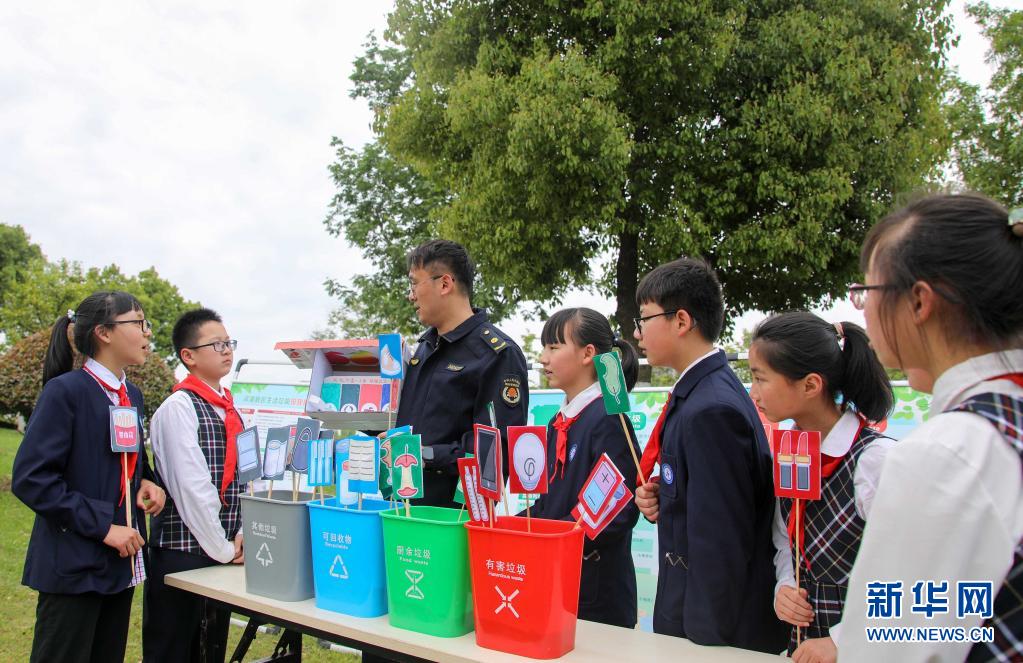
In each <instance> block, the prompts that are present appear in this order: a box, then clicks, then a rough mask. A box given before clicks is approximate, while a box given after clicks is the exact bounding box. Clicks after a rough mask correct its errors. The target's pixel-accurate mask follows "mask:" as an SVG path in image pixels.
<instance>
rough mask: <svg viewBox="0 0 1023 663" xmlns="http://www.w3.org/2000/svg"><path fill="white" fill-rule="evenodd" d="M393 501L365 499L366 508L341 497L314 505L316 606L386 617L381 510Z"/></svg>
mask: <svg viewBox="0 0 1023 663" xmlns="http://www.w3.org/2000/svg"><path fill="white" fill-rule="evenodd" d="M390 508H392V504H391V503H390V502H384V501H382V500H370V499H364V500H363V501H362V510H359V509H357V508H356V507H355V505H349V506H346V505H340V506H339V505H338V501H337V499H336V498H331V499H329V500H325V501H324V502H323V503H322V504H321V503H320V502H315V501H314V502H310V503H309V531H310V537H311V539H312V552H313V584H314V586H315V590H316V607H318V608H323V609H324V610H332V611H334V612H340V613H342V614H345V615H352V616H354V617H379V616H380V615H384V614H387V584H386V581H385V572H384V536H383V531H382V529H381V525H380V515H379V513H380V512H381V511H384V510H386V509H390Z"/></svg>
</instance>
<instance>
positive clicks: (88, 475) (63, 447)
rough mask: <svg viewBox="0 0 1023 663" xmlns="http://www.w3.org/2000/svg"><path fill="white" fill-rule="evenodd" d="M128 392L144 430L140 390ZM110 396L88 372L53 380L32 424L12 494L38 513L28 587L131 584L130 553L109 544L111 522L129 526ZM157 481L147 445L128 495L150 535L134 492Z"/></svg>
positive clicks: (74, 590)
mask: <svg viewBox="0 0 1023 663" xmlns="http://www.w3.org/2000/svg"><path fill="white" fill-rule="evenodd" d="M127 388H128V397H129V398H130V399H131V404H132V405H133V406H135V407H136V408H138V411H139V414H140V417H139V436H140V437H139V439H143V438H142V433H143V427H142V420H141V419H142V417H141V413H142V411H143V407H142V405H143V403H142V392H141V391H139V389H138V387H136V386H135V385H133V384H131V383H129V384H128V385H127ZM110 405H111V402H110V399H109V398H108V397H107V394H106V392H105V391H104V389H103V387H101V386H100V385H98V384H97V383H96V381H95V379H93V378H92V376H90V375H89V374H88V373H86V372H85V371H83V370H80V369H79V370H75V371H71V372H70V373H65V374H63V375H60V376H58V377H56V378H53V379H51V380H50V381H49V382H47V383H46V386H44V387H43V391H42V393H41V394H40V395H39V402H38V403H36V407H35V410H33V412H32V416H31V418H30V419H29V421H28V427H27V428H26V429H25V437H24V438H22V441H21V446H20V447H19V448H18V453H17V455H16V456H15V458H14V468H13V471H12V474H13V478H12V484H11V491H12V492H13V493H14V494H15V495H16V496H17V497H18V499H20V500H21V501H22V502H24V503H25V504H26V505H27V506H28V507H29V508H30V509H32V510H33V511H35V513H36V518H35V524H34V525H33V526H32V537H31V538H30V539H29V542H28V551H27V552H26V554H25V571H24V574H23V575H22V579H21V582H22V584H25V585H28V586H29V587H31V588H32V589H35V590H38V591H40V592H49V593H56V594H81V593H84V592H98V593H100V594H114V593H116V592H120V591H123V590H125V589H127V588H128V585H129V584H130V582H131V558H130V557H125V558H122V557H120V556H118V553H117V551H116V550H114V549H113V548H111V547H110V546H107V545H105V544H104V543H103V539H104V537H106V535H107V532H108V531H109V530H110V526H111V525H124V524H125V521H124V504H123V503H121V504H120V506H118V502H119V501H120V497H121V454H115V453H113V452H112V451H110ZM143 478H146V479H149V480H152V479H153V475H152V471H151V470H150V469H149V464H148V461H147V459H146V454H145V450H144V449H143V450H142V452H140V453H139V457H138V461H137V463H136V467H135V474H134V477H133V481H132V489H131V491H130V492H129V494H128V495H127V499H129V500H131V503H132V505H133V508H134V514H133V516H132V517H133V518H134V521H133V523H132V524H133V525H135V526H137V527H138V529H139V532H140V533H141V534H142V537H143V538H146V521H145V514H144V512H143V511H142V509H139V508H137V507H135V506H134V505H135V495H136V492H137V491H138V488H139V483H140V482H141V480H142V479H143Z"/></svg>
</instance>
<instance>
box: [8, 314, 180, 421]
mask: <svg viewBox="0 0 1023 663" xmlns="http://www.w3.org/2000/svg"><path fill="white" fill-rule="evenodd" d="M49 343H50V328H49V327H46V328H44V329H40V330H39V331H37V332H34V333H32V334H29V335H28V336H26V337H25V338H23V339H21V340H19V341H18V342H17V343H15V344H14V345H13V346H11V347H10V348H9V349H8V350H7V351H6V352H5V353H4V354H2V355H0V414H20V415H21V416H23V417H24V418H25V420H26V421H28V418H29V417H30V416H32V410H33V409H34V408H35V404H36V400H38V398H39V392H40V391H41V390H42V386H43V368H42V367H43V358H44V357H45V356H46V348H47V346H48V345H49ZM83 361H84V359H83V358H82V356H81V355H78V354H77V353H76V355H75V366H81V365H82V363H83ZM125 373H127V375H128V380H129V381H130V382H132V383H133V384H134V385H135V386H137V387H138V388H139V389H141V390H142V397H143V398H144V400H145V410H144V414H145V416H146V417H147V418H148V417H151V416H152V415H153V412H155V411H156V408H157V407H159V406H160V403H162V402H163V399H165V398H166V397H167V394H169V393H170V390H171V387H173V386H174V383H175V382H176V380H175V379H174V373H173V371H171V369H170V367H169V366H168V365H167V362H165V361H164V360H163V359H162V358H160V357H158V356H156V355H151V356H150V357H149V359H147V360H146V363H145V364H143V365H142V366H132V367H129V368H128V370H127V371H125ZM147 429H148V426H147Z"/></svg>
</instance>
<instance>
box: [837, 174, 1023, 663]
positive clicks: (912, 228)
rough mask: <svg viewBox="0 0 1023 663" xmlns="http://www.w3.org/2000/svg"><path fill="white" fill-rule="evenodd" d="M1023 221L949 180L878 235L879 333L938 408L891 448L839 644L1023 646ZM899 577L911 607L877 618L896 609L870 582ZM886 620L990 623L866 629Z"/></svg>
mask: <svg viewBox="0 0 1023 663" xmlns="http://www.w3.org/2000/svg"><path fill="white" fill-rule="evenodd" d="M1021 221H1023V218H1020V216H1019V215H1013V216H1010V214H1009V213H1008V212H1007V211H1006V209H1005V208H1004V207H1002V206H1001V205H999V204H997V203H995V202H994V201H992V200H990V199H988V198H985V197H983V196H979V195H973V194H965V195H949V194H942V195H932V196H928V197H925V198H922V199H920V200H917V201H915V202H913V203H911V204H909V205H908V206H906V207H904V208H902V209H900V210H898V211H895V212H893V213H892V214H890V215H889V216H888V217H886V218H885V219H883V220H882V221H881V222H880V223H878V224H877V225H876V226H875V227H874V228H873V229H872V230H871V231H870V233H869V234H868V235H867V239H866V241H865V243H864V246H863V250H862V254H861V264H862V267H863V270H864V272H865V274H866V279H865V280H866V287H865V288H864V289H863V290H861V292H863V293H868V292H869V296H868V297H866V299H865V301H863V302H861V304H862V305H863V306H864V316H865V318H866V321H867V333H868V335H869V336H870V340H871V344H872V345H873V347H874V349H875V350H876V351H877V353H878V356H879V357H880V359H881V361H882V362H883V363H884V364H885V365H886V366H889V367H892V368H900V369H903V370H905V371H906V373H907V374H908V375H909V376H910V380H911V384H913V385H914V386H916V387H917V388H922V389H928V390H932V391H933V398H932V400H931V411H930V418H929V419H928V420H927V421H926V422H924V423H923V424H922V425H921V426H920V427H919V428H917V429H916V430H914V431H913V432H912V433H911V434H910V435H909V436H908V437H906V438H905V439H903V440H902V441H900V442H899V443H898V444H897V445H895V447H893V449H892V450H891V452H890V453H889V454H888V458H887V460H886V461H885V467H884V470H883V472H882V475H881V480H880V483H879V485H878V488H877V493H876V495H875V497H874V503H873V507H872V510H871V519H870V525H869V527H867V529H866V532H865V534H864V537H863V541H862V543H861V545H860V551H859V556H858V557H857V560H856V564H855V566H854V568H853V571H852V577H851V580H850V585H849V594H848V600H847V602H846V606H845V611H844V613H843V617H842V631H841V634H840V636H839V638H838V650H839V654H840V658H841V659H842V660H850V661H859V660H878V661H881V660H884V661H917V660H942V661H946V660H947V661H951V660H956V661H962V660H964V659H966V658H967V657H969V660H1020V658H1021V657H1023V645H1021V642H1023V599H1021V597H1023V462H1021V456H1023V437H1021V435H1023V431H1021V428H1023V295H1021V292H1020V288H1021V284H1023V223H1021ZM889 590H890V591H891V592H898V594H897V598H898V599H901V600H900V601H899V608H900V611H901V615H900V616H899V617H900V618H899V619H898V620H895V621H891V620H884V619H881V620H880V621H878V620H877V618H878V617H885V616H886V615H885V614H880V615H879V614H878V613H879V611H880V609H879V607H878V605H877V604H876V603H868V600H867V599H868V593H869V592H871V591H873V592H874V593H875V594H877V593H878V592H885V593H887V592H888V591H889ZM903 597H904V598H903ZM889 616H894V615H889ZM886 625H890V626H899V627H909V628H916V627H924V628H934V627H937V628H938V629H940V628H942V627H951V628H956V627H962V628H964V629H966V633H967V635H969V633H970V631H969V629H971V628H973V627H980V626H982V625H983V626H988V627H991V628H992V630H991V631H989V632H983V631H977V632H974V636H976V637H973V638H971V637H966V638H963V639H961V640H960V639H956V640H954V641H943V642H912V643H881V642H868V641H867V636H866V628H867V627H871V626H886ZM988 635H993V636H994V637H993V638H989V637H987V636H988ZM971 639H972V641H971ZM987 640H991V641H987Z"/></svg>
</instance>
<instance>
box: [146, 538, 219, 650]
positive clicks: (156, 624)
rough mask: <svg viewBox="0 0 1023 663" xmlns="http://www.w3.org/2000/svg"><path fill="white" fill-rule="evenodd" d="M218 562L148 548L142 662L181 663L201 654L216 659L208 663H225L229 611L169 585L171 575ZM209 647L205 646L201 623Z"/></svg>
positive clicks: (202, 556) (188, 554)
mask: <svg viewBox="0 0 1023 663" xmlns="http://www.w3.org/2000/svg"><path fill="white" fill-rule="evenodd" d="M218 564H220V562H217V561H216V560H213V559H210V558H209V557H207V556H206V555H193V554H192V553H187V552H181V551H180V550H168V549H167V548H155V547H154V548H150V549H149V578H148V580H146V588H145V594H144V596H143V602H142V660H143V661H145V663H159V662H161V661H167V662H168V663H183V662H185V661H194V662H195V663H198V662H199V661H201V660H203V659H202V658H201V656H202V650H203V645H204V644H205V647H206V651H208V652H211V653H212V657H211V658H208V659H206V663H223V661H224V658H225V656H226V654H227V631H228V628H229V627H230V625H231V611H230V610H226V609H214V608H212V606H211V605H208V604H207V602H206V599H205V598H204V597H202V596H198V595H196V594H192V593H191V592H186V591H183V590H180V589H177V588H175V587H170V586H168V585H165V584H164V582H163V577H164V576H165V575H167V574H168V573H177V572H178V571H191V570H193V569H201V568H205V567H207V566H217V565H218ZM204 621H205V623H206V637H207V640H206V642H205V643H203V642H201V639H200V635H201V632H202V625H203V622H204Z"/></svg>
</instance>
